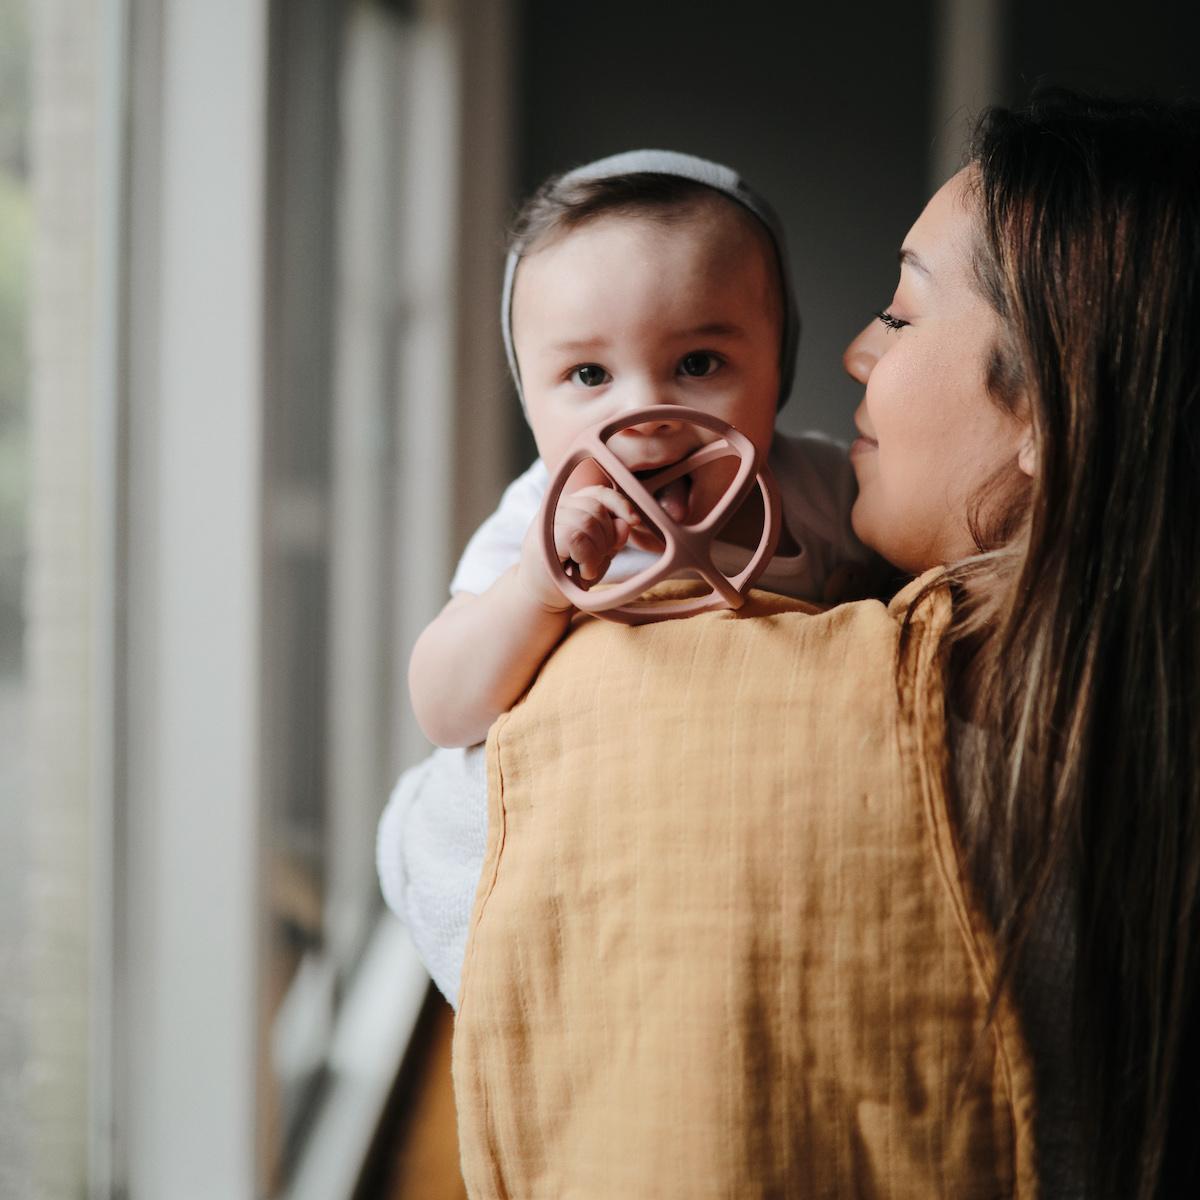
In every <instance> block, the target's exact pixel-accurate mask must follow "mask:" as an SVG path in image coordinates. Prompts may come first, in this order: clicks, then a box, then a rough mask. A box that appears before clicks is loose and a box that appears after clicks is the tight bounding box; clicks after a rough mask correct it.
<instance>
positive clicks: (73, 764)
mask: <svg viewBox="0 0 1200 1200" xmlns="http://www.w3.org/2000/svg"><path fill="white" fill-rule="evenodd" d="M1197 45H1200V9H1198V8H1197V7H1196V6H1192V5H1187V6H1185V5H1182V4H1168V3H1165V2H1164V0H1151V2H1149V3H1143V4H1141V5H1138V6H1136V8H1135V7H1131V6H1129V5H1127V4H1124V3H1118V2H1116V0H1095V2H1092V3H1086V4H1085V3H1080V2H1077V0H1071V2H1069V3H1067V2H1064V3H1055V4H1041V3H1034V0H1011V2H1007V3H1006V2H1003V0H939V2H937V3H935V2H933V0H918V2H916V3H911V4H908V5H905V6H903V7H900V6H896V5H894V4H888V3H883V2H882V0H862V2H860V3H858V4H855V5H836V4H828V3H824V4H808V3H793V4H787V5H782V4H778V3H771V2H768V0H741V2H739V3H736V4H735V3H715V2H714V0H694V2H693V3H688V4H676V3H660V4H651V3H646V2H645V0H642V2H641V3H635V2H634V0H608V2H606V3H604V4H584V3H571V4H568V3H562V2H561V0H204V2H203V3H202V2H201V0H37V3H34V2H33V0H0V359H2V360H3V361H0V972H2V974H3V977H4V988H3V990H2V991H0V1193H3V1195H4V1196H5V1197H6V1198H7V1197H10V1196H11V1197H12V1198H13V1200H33V1198H34V1197H37V1198H38V1200H42V1198H43V1197H44V1198H46V1200H58V1198H59V1197H62V1198H64V1200H65V1198H66V1197H71V1198H72V1200H75V1198H77V1197H79V1196H81V1195H85V1194H86V1195H88V1196H89V1197H91V1200H109V1198H110V1197H129V1198H130V1200H161V1197H164V1196H170V1197H171V1198H172V1200H190V1198H191V1197H196V1198H197V1200H212V1197H218V1196H219V1197H220V1198H221V1200H240V1198H241V1197H249V1196H260V1197H266V1196H270V1197H275V1196H286V1197H288V1198H289V1200H309V1198H310V1197H312V1198H314V1200H341V1197H343V1196H345V1197H349V1196H350V1195H351V1194H352V1193H353V1191H354V1189H355V1186H356V1182H357V1174H358V1170H359V1167H360V1166H361V1164H362V1162H363V1160H364V1158H365V1156H366V1154H367V1150H368V1148H369V1146H370V1144H371V1141H372V1138H373V1137H374V1136H375V1134H376V1131H377V1129H378V1126H379V1119H380V1113H381V1112H382V1111H383V1106H384V1102H385V1099H386V1097H387V1095H388V1092H389V1090H390V1088H391V1083H392V1080H393V1079H394V1078H395V1076H396V1072H397V1070H398V1068H399V1065H400V1063H401V1061H402V1060H403V1059H404V1057H405V1053H406V1047H408V1043H409V1041H410V1039H411V1038H412V1036H413V1031H414V1029H415V1028H418V1026H417V1025H416V1019H417V1012H418V1010H419V1009H420V1007H421V1004H422V1001H423V997H424V994H425V988H426V980H425V977H424V975H423V973H422V971H421V968H420V965H419V963H418V962H417V961H416V959H415V956H414V954H413V952H412V948H411V946H410V945H409V944H408V943H407V941H406V939H405V937H404V934H403V932H402V931H400V930H399V929H398V928H397V926H396V925H395V923H394V922H391V921H390V920H389V919H388V918H387V917H386V915H385V914H383V913H382V912H381V904H380V901H379V896H378V892H377V889H376V885H375V882H374V875H373V864H372V844H371V841H372V835H373V829H374V824H375V821H376V819H377V817H378V814H379V812H380V810H381V808H382V805H383V803H384V800H385V798H386V795H387V792H388V789H389V787H390V785H391V782H392V780H394V778H395V776H396V774H397V772H398V771H399V770H400V769H402V768H403V767H406V766H409V765H411V764H412V763H413V762H415V761H416V760H417V759H418V758H419V757H420V756H421V755H422V754H423V753H424V752H425V750H426V746H425V744H424V743H423V741H422V740H421V738H420V736H419V733H418V732H417V731H416V730H415V727H414V726H413V723H412V721H411V718H410V717H409V715H408V711H407V703H406V695H405V688H404V674H405V664H406V660H407V655H408V651H409V648H410V646H411V643H412V640H413V637H414V636H415V633H416V631H417V630H419V629H420V628H421V626H422V625H423V623H424V622H425V621H426V620H427V619H428V618H429V616H430V615H431V614H432V613H433V611H435V610H436V608H437V606H438V605H439V604H440V603H441V601H442V598H443V596H444V594H445V585H446V582H447V580H448V578H449V574H450V570H451V568H452V565H453V563H454V561H455V559H456V557H457V555H458V553H459V551H460V550H461V547H462V545H463V543H464V541H465V539H466V537H467V536H468V534H469V533H470V531H471V530H472V529H473V528H474V527H475V526H476V524H477V523H478V522H479V520H480V519H481V518H482V517H483V516H484V515H485V514H486V513H487V512H488V511H490V509H491V508H492V507H493V505H494V504H495V502H496V499H497V497H498V495H499V492H500V490H501V488H502V487H503V485H504V483H505V482H506V480H507V479H509V478H510V477H511V476H512V475H513V474H515V473H516V472H517V471H518V470H519V469H520V468H522V467H523V466H524V465H525V464H526V462H527V461H528V457H529V455H530V453H531V443H530V440H529V438H528V434H527V431H526V429H525V426H524V423H523V420H522V418H521V415H520V409H519V406H518V405H517V403H516V401H515V398H514V396H513V394H512V390H511V387H510V385H509V383H508V380H507V376H506V372H505V369H504V365H503V356H502V353H501V349H500V339H499V330H498V328H497V323H496V310H497V294H498V289H499V283H500V274H501V266H502V256H503V242H504V228H505V225H506V223H507V221H508V220H509V219H510V217H511V215H512V212H513V209H514V206H515V205H516V204H517V203H518V202H519V200H520V199H521V198H522V197H523V196H524V195H526V194H527V193H528V192H529V191H530V190H531V189H532V188H533V187H534V186H535V185H536V184H537V183H538V182H539V181H540V180H541V179H542V178H543V177H544V176H545V175H546V174H547V173H549V172H551V171H557V170H562V169H565V168H568V167H570V166H572V165H575V164H577V163H580V162H583V161H586V160H589V159H592V158H595V157H597V156H600V155H603V154H607V153H611V152H614V151H617V150H621V149H627V148H631V147H636V146H665V147H672V148H679V149H684V150H688V151H691V152H693V153H696V154H700V155H703V156H707V157H712V158H716V159H718V160H722V161H725V162H728V163H730V164H731V165H733V166H735V167H737V168H738V169H739V170H740V171H741V172H743V173H744V174H745V175H746V176H747V178H749V179H750V180H751V181H753V182H754V183H755V184H756V185H757V186H758V187H759V188H760V189H761V190H763V191H764V192H765V193H766V194H767V195H768V196H769V197H770V198H771V200H772V201H773V202H774V203H775V205H776V206H777V207H778V209H779V210H780V212H781V214H782V215H783V217H784V220H785V222H786V224H787V226H788V230H789V235H790V239H791V241H790V245H791V255H792V265H793V267H794V272H795V277H796V280H797V285H798V291H799V299H800V306H801V310H802V317H803V322H804V333H803V338H802V344H801V351H800V360H799V372H798V379H797V386H796V391H795V394H794V398H793V401H792V403H791V405H790V406H789V408H788V409H787V410H786V412H785V414H784V424H785V425H786V426H787V427H788V428H790V429H794V430H798V429H803V428H817V429H823V430H826V431H828V432H830V433H833V434H836V435H846V434H848V433H849V430H850V425H849V418H850V414H851V413H852V411H853V409H854V407H855V405H856V403H857V400H858V395H857V389H856V387H855V386H854V385H853V384H852V383H851V381H849V380H848V379H847V378H845V377H844V376H843V375H842V373H841V370H840V365H839V364H840V355H841V351H842V348H843V347H844V345H845V344H846V342H847V341H848V340H849V339H850V338H851V337H852V336H853V335H854V334H855V332H856V331H857V330H858V329H859V328H860V327H861V326H862V325H863V324H864V323H865V322H866V321H867V320H869V319H870V314H871V312H872V311H873V310H874V309H877V308H878V307H880V306H881V305H883V304H885V303H886V302H887V300H888V299H889V297H890V295H891V291H892V288H893V286H894V277H895V252H896V248H897V246H898V245H899V243H900V241H901V239H902V237H903V235H904V232H905V230H906V229H907V228H908V226H909V225H910V224H911V222H912V221H913V219H914V218H915V217H916V215H917V213H918V212H919V210H920V208H921V206H922V204H923V202H924V200H925V198H926V197H927V196H928V194H930V192H931V191H932V190H933V188H934V187H935V186H936V185H937V184H938V183H939V182H940V181H941V180H942V179H944V178H945V177H946V176H947V175H948V174H950V173H951V172H952V171H953V170H954V169H955V167H956V166H957V165H958V163H959V162H960V161H961V153H962V147H963V145H964V141H965V138H966V136H967V133H968V130H969V128H970V124H971V119H972V117H973V115H974V114H975V113H976V112H977V111H978V109H979V108H980V107H981V106H982V105H984V104H986V103H988V102H990V101H992V100H1001V101H1019V100H1020V99H1021V98H1022V97H1023V96H1025V95H1026V94H1027V93H1028V91H1029V88H1030V87H1031V86H1032V85H1033V84H1035V83H1037V82H1043V81H1044V82H1051V83H1061V84H1069V85H1075V86H1082V87H1088V88H1095V89H1100V90H1109V91H1121V92H1130V91H1138V92H1140V91H1149V92H1153V93H1156V94H1159V95H1165V96H1174V95H1180V94H1190V95H1192V96H1197V95H1200V64H1198V61H1197V58H1196V55H1195V47H1196V46H1197ZM420 1028H424V1027H423V1026H422V1027H420ZM386 1136H387V1135H386V1134H385V1137H386ZM413 1194H414V1195H416V1194H417V1193H415V1192H414V1193H413ZM425 1194H430V1195H441V1194H444V1193H439V1192H437V1191H436V1190H435V1191H432V1192H426V1193H425ZM360 1200H369V1198H368V1197H367V1196H366V1194H365V1193H364V1194H363V1195H361V1196H360Z"/></svg>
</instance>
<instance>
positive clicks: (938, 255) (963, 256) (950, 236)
mask: <svg viewBox="0 0 1200 1200" xmlns="http://www.w3.org/2000/svg"><path fill="white" fill-rule="evenodd" d="M970 170H971V169H970V168H968V167H964V168H963V170H961V171H959V172H958V174H957V175H953V176H951V177H950V179H948V180H947V181H946V182H945V183H944V184H943V185H942V186H941V187H940V188H939V189H938V190H937V191H936V192H935V193H934V194H933V196H932V197H931V198H930V201H929V203H928V204H927V205H926V206H925V209H924V211H923V212H922V213H921V215H920V216H919V217H918V218H917V219H916V221H915V222H914V224H913V227H912V228H911V229H910V230H909V231H908V234H907V236H906V237H905V239H904V244H903V246H902V247H901V249H900V265H901V267H902V268H907V269H908V271H909V273H910V274H911V275H912V276H913V277H916V278H918V279H920V280H921V281H922V282H924V283H927V284H929V285H930V286H936V287H952V286H956V285H959V284H963V283H967V282H969V280H970V271H971V262H972V253H971V251H972V247H973V245H974V241H975V231H976V218H975V200H974V196H975V193H974V188H973V186H972V182H973V181H972V178H971V175H970Z"/></svg>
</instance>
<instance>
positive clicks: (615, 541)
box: [517, 485, 642, 611]
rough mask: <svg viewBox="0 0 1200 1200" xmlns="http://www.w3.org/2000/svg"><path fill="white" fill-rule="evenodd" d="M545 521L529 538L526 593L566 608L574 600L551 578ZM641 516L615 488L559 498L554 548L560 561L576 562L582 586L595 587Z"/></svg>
mask: <svg viewBox="0 0 1200 1200" xmlns="http://www.w3.org/2000/svg"><path fill="white" fill-rule="evenodd" d="M540 525H541V522H540V521H535V522H534V523H533V525H531V526H530V528H529V532H528V533H527V534H526V535H525V542H524V545H523V546H522V549H521V562H520V565H519V566H518V568H517V569H518V573H519V575H520V577H521V581H522V583H523V584H524V586H525V589H526V590H527V591H528V592H529V593H530V595H532V596H533V597H534V599H536V600H537V602H538V603H539V604H540V605H541V606H542V607H543V608H548V609H555V610H559V611H561V610H563V609H567V608H570V607H571V604H570V601H569V600H567V598H566V597H565V596H564V595H563V594H562V592H560V591H559V590H558V588H557V587H556V586H555V584H554V581H553V580H552V579H551V578H550V574H549V572H548V571H547V570H546V565H545V563H544V562H543V561H542V554H541V529H540ZM641 525H642V517H641V514H640V513H639V512H638V510H637V509H636V508H634V506H633V504H632V503H631V501H630V500H629V499H628V498H627V497H625V496H623V495H622V494H621V493H620V492H618V491H616V490H615V489H614V488H611V487H605V486H602V485H596V486H593V487H585V488H580V489H579V491H577V492H572V493H570V495H566V496H563V497H561V498H560V500H559V502H558V511H557V512H556V513H555V514H554V549H555V552H556V553H557V554H558V560H559V562H562V563H567V562H572V563H574V564H575V566H576V568H577V573H578V576H579V578H580V579H581V580H582V581H583V582H584V583H595V581H596V580H597V579H601V578H603V576H604V573H605V572H606V571H607V570H608V567H609V564H610V563H611V562H612V560H613V556H614V555H615V554H616V553H617V551H618V550H620V549H621V548H622V547H623V546H624V545H625V543H626V542H627V541H628V540H629V532H630V530H631V529H633V528H636V527H640V526H641Z"/></svg>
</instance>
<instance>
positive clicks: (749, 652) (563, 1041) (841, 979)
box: [454, 588, 1035, 1200]
mask: <svg viewBox="0 0 1200 1200" xmlns="http://www.w3.org/2000/svg"><path fill="white" fill-rule="evenodd" d="M912 594H913V589H912V588H910V589H908V590H907V591H906V593H902V594H901V596H899V597H897V600H896V601H894V602H893V604H892V606H891V607H890V608H887V607H885V606H883V605H882V604H879V603H875V602H864V603H859V604H849V605H843V606H841V607H839V608H836V609H833V610H831V611H829V612H824V613H818V612H816V611H815V610H813V609H810V608H807V607H805V606H803V605H801V604H799V603H797V602H794V601H790V600H786V599H783V598H780V597H775V596H768V595H766V594H764V593H754V594H753V596H752V600H751V602H750V603H749V605H748V606H747V607H746V608H745V609H743V610H742V611H741V612H739V613H737V614H735V613H712V614H708V615H705V616H700V617H694V618H691V619H689V620H686V621H670V622H664V623H661V624H657V625H648V626H641V627H639V628H626V627H622V626H616V625H612V624H607V623H604V622H600V621H586V622H584V623H583V624H582V625H581V626H580V627H578V628H577V629H576V630H575V632H573V633H572V635H571V636H570V637H569V638H568V639H567V640H566V641H565V642H564V644H563V645H562V646H561V647H560V648H559V650H558V651H557V652H556V653H555V654H554V655H553V656H552V657H551V658H550V660H549V661H548V662H547V664H546V666H545V667H544V668H543V670H542V673H541V675H540V676H539V678H538V679H537V681H536V682H535V684H534V686H533V687H532V689H531V690H530V692H529V693H528V695H527V696H526V697H525V698H524V699H523V700H522V702H521V703H519V704H518V705H517V706H516V707H515V708H514V709H513V710H512V711H511V712H510V713H509V714H508V715H507V716H505V717H504V718H502V719H501V720H500V721H499V722H498V723H497V724H496V726H495V727H494V728H493V730H492V734H491V737H490V739H489V745H488V759H489V845H488V853H487V858H486V862H485V866H484V871H483V877H482V879H481V882H480V886H479V891H478V895H477V898H476V903H475V910H474V914H473V917H472V930H471V936H470V941H469V943H468V947H467V957H466V963H465V966H464V971H463V981H462V990H461V993H460V1008H459V1015H458V1020H457V1025H456V1030H455V1043H454V1079H455V1090H456V1096H457V1101H458V1108H459V1126H460V1130H459V1132H460V1141H461V1148H462V1156H463V1170H464V1175H465V1178H466V1181H467V1185H468V1189H469V1192H470V1194H471V1195H472V1196H474V1197H487V1198H489V1200H490V1198H493V1197H512V1198H514V1200H539V1198H542V1197H546V1198H551V1197H553V1198H554V1200H569V1198H588V1200H593V1198H600V1197H613V1198H618V1197H619V1198H627V1197H628V1198H633V1197H637V1198H643V1197H645V1198H653V1197H685V1198H688V1200H700V1198H704V1197H739V1198H740V1197H749V1198H754V1197H798V1198H799V1197H804V1198H806V1200H807V1198H810V1197H813V1198H815V1197H860V1196H861V1197H885V1196H886V1197H913V1198H918V1197H919V1198H921V1200H927V1198H928V1197H934V1196H944V1197H953V1198H955V1200H972V1198H979V1200H983V1198H988V1200H991V1198H994V1197H1003V1196H1020V1197H1022V1198H1028V1197H1032V1196H1033V1195H1034V1193H1035V1180H1034V1166H1033V1136H1032V1130H1033V1127H1032V1119H1033V1087H1032V1074H1031V1070H1030V1065H1029V1061H1028V1055H1027V1052H1026V1049H1025V1046H1024V1043H1023V1041H1022V1039H1021V1035H1020V1031H1019V1028H1018V1025H1017V1022H1016V1019H1015V1016H1014V1013H1013V1009H1012V1006H1011V1004H1009V1003H1008V1002H1007V1001H1006V1002H1005V1003H1002V1004H1001V1006H1000V1011H999V1014H998V1017H997V1019H996V1021H995V1022H994V1024H993V1025H992V1026H991V1027H990V1028H985V1015H986V1006H987V995H988V989H989V984H990V979H991V973H992V970H993V952H992V947H991V944H990V942H989V937H988V931H987V928H986V926H985V923H984V922H983V921H982V919H981V918H980V916H979V910H978V907H977V906H976V904H975V903H974V901H973V899H972V897H971V892H970V889H969V887H968V886H967V885H966V883H965V881H964V877H963V872H962V870H961V867H960V863H959V860H958V857H957V856H956V851H955V844H954V839H953V835H952V830H951V827H950V823H949V820H948V815H947V807H946V795H945V788H944V785H943V780H944V765H945V764H944V750H943V740H942V730H943V711H942V709H943V705H942V692H941V683H940V670H939V669H938V664H937V642H938V637H939V634H940V631H941V629H942V628H943V627H944V625H945V622H946V620H947V619H948V615H949V600H948V598H947V597H946V596H945V595H944V594H938V595H935V597H934V599H933V601H932V602H931V603H928V604H926V605H923V606H922V610H921V613H920V616H919V619H918V620H917V622H916V624H915V625H914V626H913V628H912V634H911V637H910V638H909V639H908V640H907V641H906V642H905V643H903V645H902V642H901V637H900V618H901V616H902V614H903V610H904V608H905V607H906V604H907V600H908V599H909V598H911V595H912Z"/></svg>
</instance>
